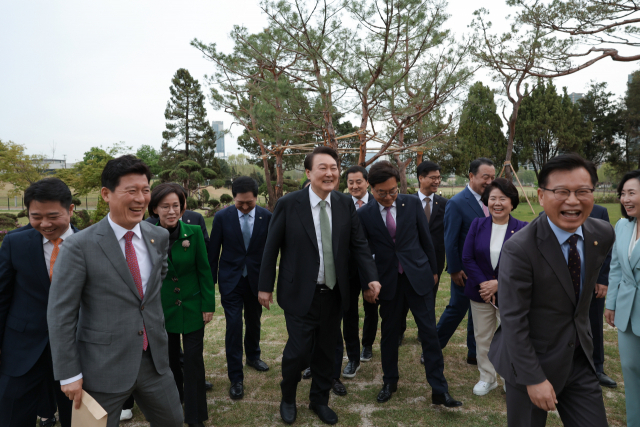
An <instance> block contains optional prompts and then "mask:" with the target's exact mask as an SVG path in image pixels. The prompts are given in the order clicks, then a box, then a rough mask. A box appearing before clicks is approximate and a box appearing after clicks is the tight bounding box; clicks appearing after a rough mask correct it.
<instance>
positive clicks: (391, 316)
mask: <svg viewBox="0 0 640 427" xmlns="http://www.w3.org/2000/svg"><path fill="white" fill-rule="evenodd" d="M405 303H408V304H409V308H410V309H411V313H413V317H414V319H415V321H416V324H417V325H418V335H419V336H420V339H421V340H422V352H423V353H424V371H425V374H426V376H427V382H428V383H429V385H430V386H431V389H432V390H433V392H434V393H437V394H442V393H445V392H448V390H449V386H448V385H447V380H446V379H445V378H444V359H443V357H442V350H441V349H440V345H439V344H438V342H439V341H438V332H437V331H436V315H435V310H434V309H433V293H432V292H427V294H426V295H424V296H420V295H418V294H417V293H416V291H415V290H414V289H413V287H412V286H411V283H409V279H408V278H407V276H406V274H404V273H402V274H398V285H397V287H396V294H395V295H394V297H393V299H391V300H380V317H382V343H381V346H380V347H381V351H382V372H383V377H382V380H383V381H384V383H385V384H396V383H397V382H398V378H399V374H398V337H399V336H400V326H401V323H402V322H401V317H402V314H403V313H404V305H405Z"/></svg>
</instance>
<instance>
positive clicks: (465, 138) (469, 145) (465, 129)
mask: <svg viewBox="0 0 640 427" xmlns="http://www.w3.org/2000/svg"><path fill="white" fill-rule="evenodd" d="M496 110H497V106H496V103H495V100H494V93H493V91H492V90H491V89H490V88H489V87H488V86H485V85H483V84H482V82H476V83H475V84H473V86H471V87H470V88H469V94H468V96H467V99H466V101H465V102H464V105H463V106H462V115H461V117H460V125H459V127H458V132H457V135H456V137H457V144H456V147H455V152H454V153H451V154H452V157H453V159H454V162H453V166H454V169H455V170H456V171H460V173H464V172H466V170H468V167H469V163H471V161H472V160H474V159H477V158H478V157H487V158H489V159H491V160H493V162H494V163H495V164H496V165H502V164H503V163H504V160H505V156H506V153H507V139H506V138H505V136H504V133H503V132H502V120H501V119H500V116H499V115H498V113H497V112H496Z"/></svg>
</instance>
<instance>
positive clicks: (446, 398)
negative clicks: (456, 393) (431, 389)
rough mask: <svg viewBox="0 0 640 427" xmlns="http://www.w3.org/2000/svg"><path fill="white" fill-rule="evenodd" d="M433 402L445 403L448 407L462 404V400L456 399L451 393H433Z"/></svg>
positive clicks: (435, 403) (437, 403) (436, 403)
mask: <svg viewBox="0 0 640 427" xmlns="http://www.w3.org/2000/svg"><path fill="white" fill-rule="evenodd" d="M431 403H433V404H434V405H444V406H446V407H447V408H455V407H458V406H462V402H460V401H459V400H455V399H454V398H453V397H451V395H450V394H449V393H443V394H436V393H433V394H432V395H431Z"/></svg>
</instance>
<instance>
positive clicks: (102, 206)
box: [92, 197, 109, 223]
mask: <svg viewBox="0 0 640 427" xmlns="http://www.w3.org/2000/svg"><path fill="white" fill-rule="evenodd" d="M108 214H109V205H108V204H107V202H105V201H104V199H103V198H102V197H98V205H97V206H96V210H95V211H93V215H92V220H93V223H96V222H100V221H102V219H103V218H104V217H105V216H107V215H108Z"/></svg>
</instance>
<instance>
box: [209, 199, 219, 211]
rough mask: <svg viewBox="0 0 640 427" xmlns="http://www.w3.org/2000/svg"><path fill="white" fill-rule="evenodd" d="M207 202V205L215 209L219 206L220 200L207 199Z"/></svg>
mask: <svg viewBox="0 0 640 427" xmlns="http://www.w3.org/2000/svg"><path fill="white" fill-rule="evenodd" d="M208 204H209V206H211V208H212V209H217V208H218V206H220V200H218V199H209V202H208Z"/></svg>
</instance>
